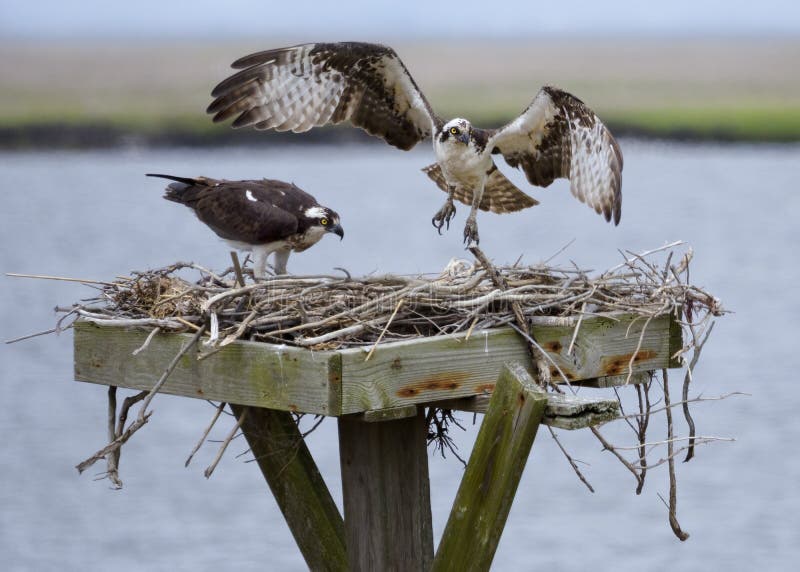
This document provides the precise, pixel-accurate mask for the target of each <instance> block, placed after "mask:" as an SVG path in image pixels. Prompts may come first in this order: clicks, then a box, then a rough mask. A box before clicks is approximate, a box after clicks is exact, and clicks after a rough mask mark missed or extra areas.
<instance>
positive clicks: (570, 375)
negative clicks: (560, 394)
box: [550, 365, 578, 383]
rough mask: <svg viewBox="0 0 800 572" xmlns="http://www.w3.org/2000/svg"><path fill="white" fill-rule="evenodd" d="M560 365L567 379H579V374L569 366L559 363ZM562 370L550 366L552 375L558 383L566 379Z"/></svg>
mask: <svg viewBox="0 0 800 572" xmlns="http://www.w3.org/2000/svg"><path fill="white" fill-rule="evenodd" d="M558 367H559V368H561V372H564V375H565V376H566V377H567V380H569V381H575V380H576V379H577V377H578V376H577V375H575V372H573V371H571V370H570V369H569V368H567V367H564V366H563V365H559V366H558ZM561 372H559V371H558V369H556V367H555V366H552V367H551V368H550V377H551V378H552V379H553V381H555V382H556V383H558V382H559V381H564V377H563V376H562V375H561Z"/></svg>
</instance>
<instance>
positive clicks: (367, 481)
mask: <svg viewBox="0 0 800 572" xmlns="http://www.w3.org/2000/svg"><path fill="white" fill-rule="evenodd" d="M426 438H427V427H426V425H425V415H424V412H423V411H422V410H420V411H419V412H417V415H415V416H414V417H408V418H406V419H399V420H395V421H384V422H382V423H367V422H364V421H362V420H360V419H359V418H358V416H348V417H340V418H339V452H340V456H341V465H342V492H343V496H344V520H345V531H346V537H347V554H348V558H349V560H350V568H351V570H359V571H372V570H428V569H429V567H430V564H431V561H432V560H433V527H432V524H431V501H430V491H429V480H428V453H427V447H426Z"/></svg>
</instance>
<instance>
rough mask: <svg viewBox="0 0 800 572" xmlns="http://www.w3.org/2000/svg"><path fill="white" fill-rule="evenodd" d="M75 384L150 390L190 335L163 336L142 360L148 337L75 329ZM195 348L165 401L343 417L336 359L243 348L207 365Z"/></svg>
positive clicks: (167, 387)
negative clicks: (190, 400) (190, 399)
mask: <svg viewBox="0 0 800 572" xmlns="http://www.w3.org/2000/svg"><path fill="white" fill-rule="evenodd" d="M74 330H75V341H74V344H75V345H74V347H75V379H76V380H78V381H87V382H91V383H100V384H103V385H118V386H120V387H127V388H131V389H151V388H152V387H153V384H154V383H155V382H156V380H157V379H158V378H159V376H160V375H161V374H162V373H163V371H164V369H165V368H166V366H167V364H169V362H170V360H171V359H172V358H173V357H174V356H175V354H177V353H178V351H179V350H180V348H181V346H182V344H185V343H186V342H187V340H189V339H190V338H191V336H190V335H188V334H159V335H156V336H155V337H154V338H153V339H152V340H151V342H150V345H149V346H148V347H147V349H145V350H144V351H142V352H141V353H139V354H138V355H136V356H133V355H131V354H132V352H133V351H134V350H135V349H137V348H138V347H140V346H141V345H142V344H143V343H144V341H145V339H146V338H147V335H148V332H147V331H143V330H133V329H126V328H116V327H102V328H101V327H98V326H95V325H92V324H89V323H86V322H76V324H75V327H74ZM197 352H198V350H197V348H196V347H195V348H192V349H191V350H190V351H188V352H187V353H186V355H185V356H184V357H183V358H182V359H181V360H180V363H179V364H178V366H177V367H176V368H175V371H173V372H172V374H171V375H170V376H169V378H168V379H167V382H166V383H165V384H164V387H163V388H162V390H161V391H162V392H163V393H167V394H173V395H183V396H188V397H197V398H200V399H211V400H218V401H225V402H227V403H237V404H239V405H254V406H258V407H268V408H271V409H280V410H284V411H302V412H307V413H321V414H323V415H337V414H338V413H339V403H340V395H341V393H340V380H341V366H340V363H341V359H340V357H339V356H338V355H336V354H334V353H330V352H313V353H312V352H310V351H309V350H304V349H300V348H293V347H287V346H274V345H270V344H263V343H259V342H246V341H238V342H235V343H233V344H230V345H228V346H226V347H224V348H223V349H221V350H220V351H218V352H217V353H215V354H214V355H212V356H209V357H207V358H206V359H203V360H200V361H198V360H197Z"/></svg>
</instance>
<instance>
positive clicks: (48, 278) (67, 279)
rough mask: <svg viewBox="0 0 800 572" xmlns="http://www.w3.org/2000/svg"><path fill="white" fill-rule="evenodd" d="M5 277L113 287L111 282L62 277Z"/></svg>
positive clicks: (11, 273)
mask: <svg viewBox="0 0 800 572" xmlns="http://www.w3.org/2000/svg"><path fill="white" fill-rule="evenodd" d="M6 276H10V277H12V278H36V279H38V280H58V281H60V282H80V283H81V284H97V285H100V286H114V285H115V284H114V283H113V282H102V281H100V280H87V279H85V278H65V277H64V276H46V275H44V274H18V273H16V272H6Z"/></svg>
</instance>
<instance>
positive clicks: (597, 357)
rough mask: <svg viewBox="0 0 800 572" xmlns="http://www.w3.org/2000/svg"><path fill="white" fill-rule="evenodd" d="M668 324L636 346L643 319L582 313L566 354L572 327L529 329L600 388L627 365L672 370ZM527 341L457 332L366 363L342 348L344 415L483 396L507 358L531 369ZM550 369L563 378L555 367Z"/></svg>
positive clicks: (506, 334)
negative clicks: (573, 339) (570, 349)
mask: <svg viewBox="0 0 800 572" xmlns="http://www.w3.org/2000/svg"><path fill="white" fill-rule="evenodd" d="M672 321H673V320H672V318H671V316H669V315H663V316H659V317H658V318H655V319H653V320H651V321H650V323H649V324H648V325H647V328H646V330H645V333H644V336H643V337H642V339H641V345H639V342H640V334H641V333H642V329H643V327H644V324H645V320H644V319H642V318H640V317H635V316H633V315H627V314H621V315H618V316H615V317H614V318H607V317H589V318H586V319H584V320H583V321H582V323H581V326H580V329H579V331H578V335H577V337H576V339H575V343H574V348H573V353H572V354H571V355H570V354H568V353H567V349H568V348H569V345H570V341H571V340H572V336H573V334H574V331H575V326H574V325H559V326H554V325H534V327H533V329H532V332H533V335H534V336H535V338H536V340H537V341H538V342H539V344H540V345H541V346H542V347H543V348H544V350H545V351H546V352H547V353H548V355H549V356H550V358H551V359H552V360H553V362H555V364H557V365H558V367H559V368H560V369H561V371H562V372H563V373H564V374H565V375H566V376H567V378H568V379H569V380H570V381H571V382H578V381H580V380H595V383H596V384H599V385H603V384H604V381H603V379H600V380H598V379H597V378H608V377H616V378H617V382H619V381H618V379H619V376H624V379H627V373H628V368H629V365H630V366H631V368H632V370H633V372H634V375H635V374H636V373H637V372H644V371H650V370H655V369H659V368H664V367H675V366H676V364H675V363H674V361H673V360H671V356H672V354H673V353H674V352H675V351H677V349H678V348H679V347H680V343H681V340H680V330H677V336H676V330H675V328H674V327H673V326H672V325H671V324H672ZM525 344H526V342H525V341H524V340H523V339H522V337H521V336H519V335H518V334H517V333H516V332H514V330H512V329H510V328H499V329H493V330H488V331H477V332H472V334H471V336H470V337H469V338H467V336H466V334H459V335H455V336H438V337H432V338H425V339H421V340H413V341H407V342H395V343H391V344H382V345H379V346H378V347H377V348H376V349H375V352H374V353H373V355H372V357H371V358H370V360H369V361H368V362H365V361H364V357H365V355H366V350H361V349H349V350H342V351H340V352H339V353H340V354H341V356H342V413H355V412H359V411H365V410H371V409H389V408H394V407H400V406H402V405H408V404H412V403H427V402H434V401H437V400H440V399H448V398H453V397H463V396H467V395H480V394H482V393H488V392H490V391H491V390H492V388H493V387H494V383H495V380H496V379H497V372H498V371H500V368H501V367H502V366H503V364H504V363H507V362H511V361H515V362H519V363H522V364H524V365H525V366H526V367H529V366H530V357H529V354H528V350H527V348H526V345H525ZM637 347H638V350H637ZM634 354H635V355H634ZM551 374H552V376H553V379H554V380H556V381H560V380H561V379H562V378H561V374H560V373H559V372H558V370H557V369H556V368H555V366H553V367H552V371H551Z"/></svg>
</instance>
